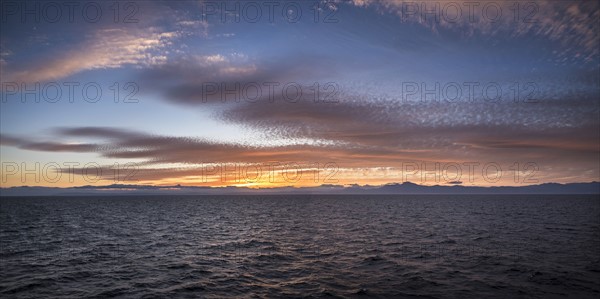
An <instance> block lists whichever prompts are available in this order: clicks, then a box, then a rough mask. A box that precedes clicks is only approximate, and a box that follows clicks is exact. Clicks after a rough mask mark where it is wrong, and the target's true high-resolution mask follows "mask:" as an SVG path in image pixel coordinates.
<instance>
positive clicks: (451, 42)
mask: <svg viewBox="0 0 600 299" xmlns="http://www.w3.org/2000/svg"><path fill="white" fill-rule="evenodd" d="M48 3H49V2H44V1H40V2H35V1H23V2H22V1H2V6H1V7H0V9H1V18H2V19H1V23H0V28H1V29H0V67H1V69H0V74H1V83H2V90H1V95H2V103H1V104H0V107H1V109H0V125H1V127H0V134H1V146H0V149H1V154H0V159H1V161H2V182H1V186H2V187H11V186H22V185H29V186H56V187H67V186H80V185H88V184H89V185H107V184H113V183H122V184H149V185H177V184H181V185H194V186H204V185H205V186H250V187H259V188H261V187H277V186H296V187H299V186H316V185H322V184H337V185H353V184H359V185H366V184H369V185H381V184H387V183H396V182H397V183H401V182H406V181H410V182H414V183H418V184H424V185H435V184H440V185H450V184H462V185H466V186H469V185H479V186H501V185H517V186H520V185H529V184H538V183H546V182H558V183H569V182H591V181H598V178H599V176H600V173H599V170H600V130H599V126H600V123H599V122H600V121H599V116H600V101H599V99H600V56H599V54H600V53H599V51H600V46H599V43H600V40H599V36H598V34H599V33H600V28H599V27H600V25H599V22H598V20H599V18H600V9H599V7H598V6H599V4H598V1H536V2H529V1H522V2H517V1H514V2H513V1H506V2H504V1H498V2H489V1H482V2H476V1H475V2H472V1H471V2H469V1H466V2H465V1H463V2H461V1H421V2H420V1H409V2H403V1H392V0H390V1H371V0H354V1H295V2H293V1H292V2H280V3H275V2H262V1H256V2H252V1H249V2H235V1H227V2H217V1H168V2H167V1H164V2H163V1H143V2H126V1H122V2H116V1H96V2H80V3H79V4H78V5H77V6H70V4H68V3H62V2H56V1H54V2H51V3H54V4H52V5H48ZM269 3H270V4H269ZM469 3H475V4H476V5H475V4H469ZM489 3H492V4H489ZM97 11H99V12H100V13H98V14H97V13H96V12H97ZM424 11H428V13H423V12H424ZM70 12H71V13H70ZM98 91H100V92H101V95H100V94H99V93H98ZM36 163H38V164H36ZM57 166H58V167H57ZM115 169H118V175H116V172H115ZM496 170H499V171H496ZM24 173H28V174H26V175H25V174H24ZM82 174H86V175H85V176H83V175H82Z"/></svg>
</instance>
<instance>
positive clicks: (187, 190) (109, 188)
mask: <svg viewBox="0 0 600 299" xmlns="http://www.w3.org/2000/svg"><path fill="white" fill-rule="evenodd" d="M220 194H223V195H234V194H240V195H242V194H600V182H590V183H571V184H557V183H546V184H540V185H529V186H517V187H512V186H498V187H495V186H494V187H474V186H460V185H453V186H440V185H436V186H423V185H417V184H414V183H402V184H399V183H396V184H387V185H382V186H369V185H366V186H359V185H352V186H340V185H321V186H318V187H302V188H296V187H280V188H269V189H251V188H247V187H195V186H180V185H175V186H147V185H123V184H113V185H106V186H79V187H68V188H56V187H28V186H22V187H11V188H0V196H88V195H90V196H91V195H106V196H116V195H220Z"/></svg>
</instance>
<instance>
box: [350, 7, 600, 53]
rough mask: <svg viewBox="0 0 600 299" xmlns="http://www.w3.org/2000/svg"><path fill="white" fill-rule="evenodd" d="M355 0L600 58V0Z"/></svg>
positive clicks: (431, 24)
mask: <svg viewBox="0 0 600 299" xmlns="http://www.w3.org/2000/svg"><path fill="white" fill-rule="evenodd" d="M339 2H341V1H339ZM349 3H350V4H351V5H354V6H358V7H362V8H374V9H376V10H378V11H380V12H381V13H393V14H396V15H398V17H400V19H401V20H402V21H403V22H407V23H416V24H420V25H422V26H424V27H427V28H429V29H431V30H432V31H434V32H439V31H440V30H442V29H449V30H457V31H460V32H462V34H464V35H465V36H473V35H478V34H482V35H491V36H495V35H498V34H506V33H508V34H510V35H512V36H527V35H532V36H542V37H545V38H548V39H549V40H552V41H557V42H559V43H560V44H561V45H562V46H563V51H562V52H559V53H556V54H557V55H558V56H559V57H560V58H568V57H569V56H573V55H577V56H583V57H585V59H587V60H591V59H597V58H598V55H599V53H600V52H599V51H600V49H599V48H598V43H599V38H598V34H597V33H598V31H599V30H600V25H599V23H598V21H597V20H598V19H599V18H600V7H599V6H600V4H599V3H598V2H597V1H552V0H538V1H532V2H512V1H489V2H457V1H453V0H440V1H425V0H416V1H415V0H390V1H375V0H353V1H350V2H349ZM516 5H518V6H516ZM426 11H433V12H435V13H433V14H431V13H430V14H427V13H425V12H426ZM517 12H518V14H517Z"/></svg>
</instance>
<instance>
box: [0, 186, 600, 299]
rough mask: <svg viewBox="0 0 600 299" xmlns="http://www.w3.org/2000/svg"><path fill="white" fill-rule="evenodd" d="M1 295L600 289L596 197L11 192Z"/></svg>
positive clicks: (509, 294) (5, 206) (527, 293)
mask: <svg viewBox="0 0 600 299" xmlns="http://www.w3.org/2000/svg"><path fill="white" fill-rule="evenodd" d="M0 241H1V246H0V259H1V267H0V272H1V273H0V297H2V298H13V297H14V298H44V297H71V298H79V297H102V298H104V297H109V296H119V297H144V298H154V297H158V298H173V297H189V298H197V297H244V298H247V297H288V296H289V297H350V298H353V297H381V298H390V297H396V298H397V297H400V298H403V297H413V296H414V297H436V298H464V297H477V298H481V297H502V298H514V297H537V298H548V297H563V296H568V297H573V298H586V297H587V298H598V296H600V199H598V198H596V197H595V196H577V195H573V196H531V195H528V196H518V195H510V196H506V195H502V196H489V195H485V196H482V195H477V196H473V195H471V196H457V195H455V196H408V195H406V196H320V195H308V196H205V197H202V196H196V197H103V198H101V197H82V198H76V197H62V198H61V197H46V198H42V197H38V198H2V199H0Z"/></svg>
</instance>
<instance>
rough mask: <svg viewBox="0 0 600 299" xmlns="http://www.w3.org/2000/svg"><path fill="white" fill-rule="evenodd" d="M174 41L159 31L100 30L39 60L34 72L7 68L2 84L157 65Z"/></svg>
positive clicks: (44, 80)
mask: <svg viewBox="0 0 600 299" xmlns="http://www.w3.org/2000/svg"><path fill="white" fill-rule="evenodd" d="M176 37H177V33H176V32H161V31H160V30H149V31H131V30H122V29H103V30H99V31H97V32H94V33H93V34H91V35H90V36H89V37H88V38H87V40H86V41H84V42H83V43H81V44H80V45H78V46H75V47H74V49H70V50H67V51H65V52H63V53H60V54H57V55H56V56H53V57H43V59H42V58H40V59H42V60H41V61H37V63H35V68H34V67H31V66H27V67H24V68H22V67H21V66H12V65H10V66H7V67H6V70H5V71H4V72H3V73H4V74H5V75H6V76H7V78H5V81H6V82H13V81H14V82H46V81H52V80H59V79H62V78H65V77H68V76H70V75H73V74H75V73H78V72H81V71H85V70H94V69H110V68H120V67H123V66H125V65H132V66H145V67H147V66H152V65H159V64H162V63H164V62H165V61H166V56H165V55H164V53H162V51H163V50H164V49H165V48H166V47H167V45H168V44H170V43H171V42H172V40H173V39H175V38H176Z"/></svg>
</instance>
